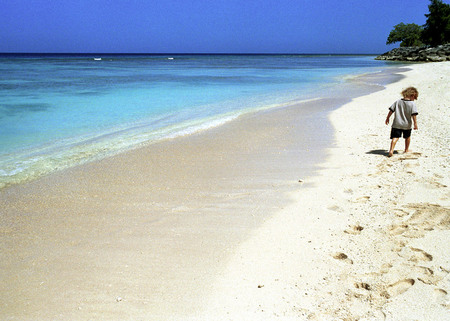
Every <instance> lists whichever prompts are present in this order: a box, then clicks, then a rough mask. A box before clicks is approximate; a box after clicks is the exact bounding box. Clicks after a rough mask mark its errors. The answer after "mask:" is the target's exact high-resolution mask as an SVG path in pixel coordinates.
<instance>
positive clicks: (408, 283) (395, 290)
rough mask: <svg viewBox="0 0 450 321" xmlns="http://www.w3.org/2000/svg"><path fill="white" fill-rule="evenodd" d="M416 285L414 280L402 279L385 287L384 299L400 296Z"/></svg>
mask: <svg viewBox="0 0 450 321" xmlns="http://www.w3.org/2000/svg"><path fill="white" fill-rule="evenodd" d="M414 283H416V281H414V279H404V280H400V281H398V282H396V283H394V284H391V285H389V286H388V287H387V289H386V292H385V293H383V294H384V296H385V297H386V298H388V299H389V298H392V297H394V296H397V295H400V294H402V293H405V292H406V291H408V289H409V288H410V287H412V286H413V285H414Z"/></svg>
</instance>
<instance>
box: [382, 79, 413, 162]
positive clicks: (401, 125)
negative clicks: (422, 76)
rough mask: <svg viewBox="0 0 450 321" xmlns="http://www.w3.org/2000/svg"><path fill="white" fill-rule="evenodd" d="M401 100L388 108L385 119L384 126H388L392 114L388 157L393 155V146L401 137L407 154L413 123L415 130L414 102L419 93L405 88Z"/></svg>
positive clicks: (411, 88)
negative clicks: (392, 120)
mask: <svg viewBox="0 0 450 321" xmlns="http://www.w3.org/2000/svg"><path fill="white" fill-rule="evenodd" d="M402 95H403V98H402V99H399V100H397V101H396V102H395V103H393V104H392V106H391V107H389V113H388V115H387V117H386V125H389V118H390V117H391V115H392V114H394V122H393V123H392V129H391V148H390V149H389V157H391V156H392V155H393V154H394V148H395V144H396V143H397V142H398V140H399V138H400V137H401V136H402V135H403V138H404V139H405V153H407V152H409V144H410V143H411V127H412V123H413V122H414V130H417V129H418V127H417V119H416V116H417V115H418V112H417V106H416V103H415V102H414V100H416V99H417V97H419V92H418V91H417V89H416V88H414V87H409V88H406V89H405V90H403V91H402Z"/></svg>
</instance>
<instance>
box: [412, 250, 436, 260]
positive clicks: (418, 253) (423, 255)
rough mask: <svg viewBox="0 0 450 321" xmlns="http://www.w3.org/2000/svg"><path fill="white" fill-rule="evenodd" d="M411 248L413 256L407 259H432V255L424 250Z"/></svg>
mask: <svg viewBox="0 0 450 321" xmlns="http://www.w3.org/2000/svg"><path fill="white" fill-rule="evenodd" d="M411 250H412V251H413V252H414V253H413V256H412V257H411V258H410V259H409V260H410V261H411V262H418V261H427V262H430V261H433V256H432V255H431V254H429V253H427V252H425V251H424V250H421V249H416V248H414V247H411Z"/></svg>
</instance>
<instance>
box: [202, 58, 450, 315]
mask: <svg viewBox="0 0 450 321" xmlns="http://www.w3.org/2000/svg"><path fill="white" fill-rule="evenodd" d="M410 68H411V70H410V71H407V72H405V73H404V75H405V76H406V77H405V78H404V79H403V80H401V81H399V82H396V83H394V84H390V85H388V86H387V88H386V89H385V90H383V91H380V92H376V93H372V94H370V95H367V96H364V97H359V98H357V99H354V100H353V101H352V102H351V103H348V104H346V105H345V106H343V107H342V108H339V109H338V110H336V111H334V112H333V113H332V114H331V116H330V118H331V121H332V124H333V125H334V128H335V130H336V137H335V139H336V146H335V147H333V148H330V149H329V155H328V158H327V161H326V163H325V164H323V168H322V170H320V172H319V175H317V176H315V177H313V178H312V181H309V182H308V183H309V184H311V185H312V186H310V187H307V188H303V189H300V190H299V191H297V192H295V193H292V194H291V196H292V199H294V200H295V203H294V204H292V205H290V206H288V207H286V208H285V209H283V210H281V211H280V212H279V213H278V214H277V215H276V216H274V217H273V218H272V219H270V220H269V221H267V222H266V224H265V225H264V226H263V227H262V228H260V229H259V230H257V231H256V232H255V233H254V235H253V236H252V238H251V239H249V240H247V241H246V242H245V243H244V244H243V245H242V246H241V247H240V248H239V250H238V251H237V253H236V254H235V255H234V257H233V258H232V259H231V260H230V263H229V265H228V268H227V270H226V271H225V272H224V273H223V274H222V275H221V277H220V278H219V285H218V286H217V288H216V290H215V291H214V295H213V296H212V301H211V302H212V303H210V305H209V306H210V307H211V309H210V312H209V315H208V317H209V318H210V319H211V320H212V319H215V320H218V319H220V320H222V319H223V320H272V319H273V320H402V321H403V320H449V318H450V301H449V300H450V296H449V294H448V292H449V290H450V275H449V272H450V246H449V244H450V231H449V227H450V208H449V205H450V203H449V200H450V194H449V190H448V185H449V184H450V181H449V178H450V177H449V164H450V162H449V156H450V155H449V150H448V147H449V121H450V118H449V108H448V107H449V106H448V104H449V101H450V94H449V90H448V89H449V87H448V82H447V80H446V79H449V77H450V64H449V63H435V64H417V65H412V66H411V67H410ZM409 86H416V87H417V88H418V90H419V92H420V96H419V100H418V102H417V104H418V106H419V109H420V111H419V112H420V114H419V116H418V119H419V130H418V131H415V132H414V133H413V136H412V146H411V147H412V152H411V153H408V154H404V153H403V152H402V148H403V145H402V144H403V142H402V141H399V145H397V149H396V150H397V151H398V153H396V154H395V155H394V156H393V157H392V158H388V157H386V155H387V153H388V149H389V148H388V146H389V131H390V127H388V126H386V125H385V124H384V119H385V117H386V114H387V110H388V107H389V106H390V105H391V104H392V102H393V101H395V100H396V99H397V98H400V97H401V95H400V92H401V91H402V89H404V88H406V87H409ZM217 316H223V318H217ZM204 319H208V318H204Z"/></svg>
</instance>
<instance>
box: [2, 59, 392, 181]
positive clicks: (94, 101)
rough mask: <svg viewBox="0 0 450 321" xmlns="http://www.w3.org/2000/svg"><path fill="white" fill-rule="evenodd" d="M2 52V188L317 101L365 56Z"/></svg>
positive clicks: (367, 64) (365, 63) (366, 66)
mask: <svg viewBox="0 0 450 321" xmlns="http://www.w3.org/2000/svg"><path fill="white" fill-rule="evenodd" d="M101 58H102V60H95V59H94V56H89V55H60V56H57V55H54V56H51V55H46V56H37V55H34V56H13V55H3V56H0V97H1V101H0V187H2V186H7V185H9V184H13V183H19V182H23V181H26V180H28V179H31V178H34V177H38V176H40V175H42V174H45V173H48V172H51V171H54V170H57V169H61V168H66V167H68V166H72V165H76V164H79V163H83V162H86V161H91V160H94V159H99V158H102V157H106V156H108V155H112V154H114V153H117V152H120V151H123V150H127V149H131V148H134V147H136V146H140V145H142V144H145V143H148V142H152V141H156V140H159V139H163V138H167V137H173V136H176V135H183V134H186V133H190V132H193V131H197V130H200V129H204V128H209V127H211V126H217V125H219V124H221V123H224V122H226V121H228V120H231V119H233V118H235V117H237V116H239V115H240V114H242V113H244V112H248V111H252V110H258V109H264V108H270V107H277V106H280V105H283V104H286V103H289V102H292V101H298V100H305V99H309V98H314V97H318V96H320V95H322V94H323V92H324V91H327V88H333V86H334V87H336V86H339V84H341V83H342V81H343V77H345V76H347V75H352V74H357V73H366V72H379V71H381V70H383V69H384V68H386V66H389V65H390V64H389V63H387V62H384V61H375V60H374V59H373V58H374V57H371V56H319V55H318V56H304V55H250V56H247V55H175V56H167V55H166V56H162V55H159V56H157V55H148V56H139V55H104V56H102V57H101Z"/></svg>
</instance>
